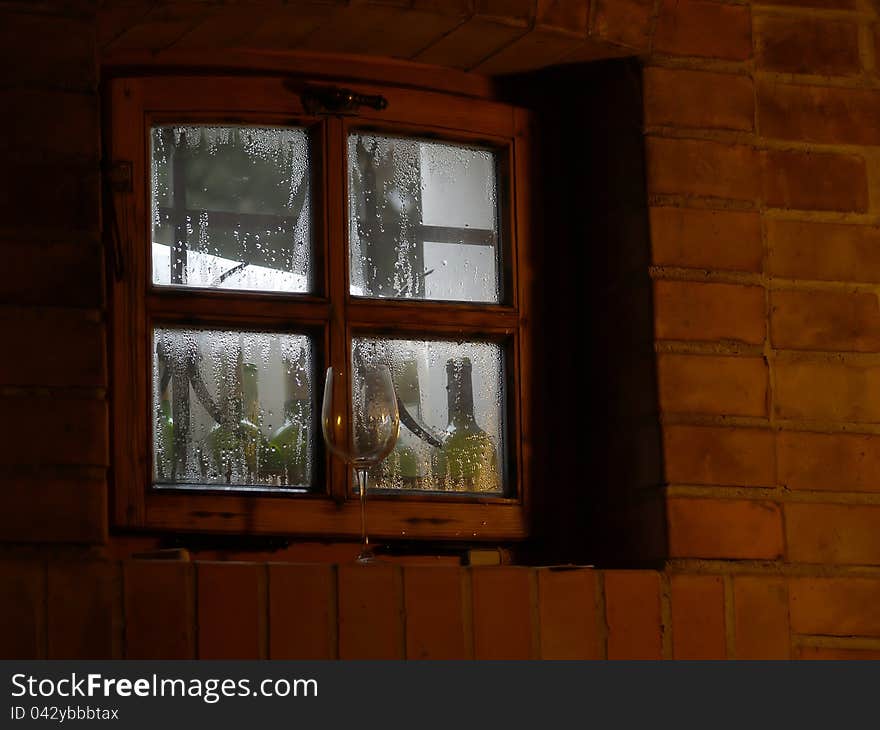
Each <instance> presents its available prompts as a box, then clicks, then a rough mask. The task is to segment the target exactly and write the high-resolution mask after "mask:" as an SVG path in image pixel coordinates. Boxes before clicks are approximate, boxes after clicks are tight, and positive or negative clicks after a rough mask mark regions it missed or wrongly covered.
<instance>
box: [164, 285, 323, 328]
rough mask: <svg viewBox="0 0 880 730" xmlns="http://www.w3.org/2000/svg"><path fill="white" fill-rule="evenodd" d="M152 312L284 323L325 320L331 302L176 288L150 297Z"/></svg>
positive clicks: (183, 318)
mask: <svg viewBox="0 0 880 730" xmlns="http://www.w3.org/2000/svg"><path fill="white" fill-rule="evenodd" d="M147 305H148V309H149V312H150V315H151V316H153V317H156V318H161V319H172V320H180V321H191V322H193V323H200V322H204V323H211V322H224V321H228V322H247V321H253V322H254V323H255V325H256V326H258V327H259V326H263V325H266V326H282V327H283V326H284V325H286V324H287V323H290V322H296V321H302V322H306V323H310V324H311V323H322V322H325V321H326V320H327V319H328V318H329V314H330V305H329V304H328V303H327V302H326V301H323V300H321V299H318V298H303V299H294V298H292V297H280V296H279V297H271V296H250V295H248V294H246V293H239V292H222V293H218V292H209V291H202V292H196V291H192V290H180V289H179V290H176V291H173V292H172V291H167V292H154V293H151V294H150V295H148V296H147Z"/></svg>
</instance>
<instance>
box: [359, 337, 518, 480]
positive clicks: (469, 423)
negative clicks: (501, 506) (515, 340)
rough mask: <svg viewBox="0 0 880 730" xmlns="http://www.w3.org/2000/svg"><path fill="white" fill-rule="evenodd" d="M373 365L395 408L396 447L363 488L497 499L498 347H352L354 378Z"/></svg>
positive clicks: (500, 457) (502, 450)
mask: <svg viewBox="0 0 880 730" xmlns="http://www.w3.org/2000/svg"><path fill="white" fill-rule="evenodd" d="M377 362H384V363H386V364H387V365H388V366H389V368H390V369H391V377H392V380H393V381H394V387H395V390H396V391H397V396H398V403H399V404H400V405H401V406H402V408H401V423H400V436H399V437H398V440H397V444H396V445H395V447H394V451H392V452H391V454H390V455H389V456H388V458H387V459H385V460H384V461H383V462H382V463H380V464H379V465H378V466H376V467H375V468H373V470H372V471H371V472H370V482H369V485H370V489H375V490H407V491H417V492H425V491H427V492H462V493H472V494H487V493H488V494H496V495H501V494H503V493H504V491H505V490H504V481H505V480H504V475H505V471H506V470H505V458H506V457H505V454H506V445H505V442H504V433H505V423H504V355H503V352H502V349H501V347H500V346H498V345H496V344H493V343H487V342H446V341H436V340H421V341H420V340H380V339H356V340H355V341H354V342H353V343H352V367H353V368H354V369H355V371H357V369H358V368H359V367H361V364H362V363H377ZM432 441H433V442H434V443H433V444H432V443H431V442H432Z"/></svg>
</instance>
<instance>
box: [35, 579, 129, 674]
mask: <svg viewBox="0 0 880 730" xmlns="http://www.w3.org/2000/svg"><path fill="white" fill-rule="evenodd" d="M48 603H49V610H48V614H49V619H48V651H49V659H120V658H121V652H122V580H121V573H120V569H119V563H115V562H113V563H110V562H107V563H97V562H53V563H50V564H49V581H48Z"/></svg>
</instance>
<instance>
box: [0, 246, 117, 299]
mask: <svg viewBox="0 0 880 730" xmlns="http://www.w3.org/2000/svg"><path fill="white" fill-rule="evenodd" d="M0 255H2V256H3V267H4V275H3V277H2V281H0V302H3V303H14V304H18V305H44V306H49V305H56V306H69V307H92V308H99V307H101V306H103V304H104V264H103V262H102V258H101V247H100V246H99V245H98V244H97V243H91V244H82V243H79V244H77V243H66V242H52V243H41V242H19V241H9V242H3V243H0ZM47 261H51V262H52V265H51V266H47V265H46V262H47Z"/></svg>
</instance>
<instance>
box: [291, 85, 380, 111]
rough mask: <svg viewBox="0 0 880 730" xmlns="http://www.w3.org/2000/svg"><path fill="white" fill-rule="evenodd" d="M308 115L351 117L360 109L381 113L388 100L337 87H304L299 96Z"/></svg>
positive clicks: (375, 95) (377, 95) (376, 95)
mask: <svg viewBox="0 0 880 730" xmlns="http://www.w3.org/2000/svg"><path fill="white" fill-rule="evenodd" d="M299 97H300V99H301V100H302V104H303V107H304V108H305V110H306V112H307V113H308V114H312V115H318V114H333V115H353V114H357V113H358V110H359V109H360V108H361V107H362V106H365V107H368V108H370V109H375V110H376V111H382V110H383V109H386V108H387V107H388V99H386V98H385V97H384V96H382V95H381V94H359V93H357V92H356V91H352V90H351V89H344V88H341V87H339V86H306V87H305V88H304V89H303V90H302V91H300V94H299Z"/></svg>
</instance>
